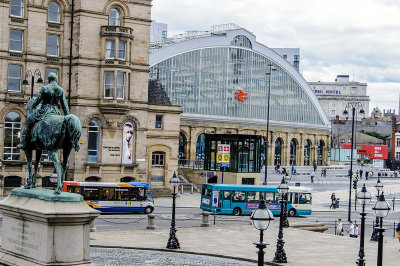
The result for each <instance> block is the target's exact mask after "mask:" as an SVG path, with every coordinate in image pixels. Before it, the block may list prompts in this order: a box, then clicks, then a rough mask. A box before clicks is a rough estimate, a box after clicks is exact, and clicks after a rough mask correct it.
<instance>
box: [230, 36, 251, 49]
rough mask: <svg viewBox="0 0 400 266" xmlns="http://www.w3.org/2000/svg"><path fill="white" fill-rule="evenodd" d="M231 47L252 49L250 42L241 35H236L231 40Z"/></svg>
mask: <svg viewBox="0 0 400 266" xmlns="http://www.w3.org/2000/svg"><path fill="white" fill-rule="evenodd" d="M231 45H232V46H240V47H246V48H250V49H251V48H252V45H251V41H250V40H249V39H248V38H247V37H246V36H243V35H238V36H236V37H235V38H233V40H232V41H231Z"/></svg>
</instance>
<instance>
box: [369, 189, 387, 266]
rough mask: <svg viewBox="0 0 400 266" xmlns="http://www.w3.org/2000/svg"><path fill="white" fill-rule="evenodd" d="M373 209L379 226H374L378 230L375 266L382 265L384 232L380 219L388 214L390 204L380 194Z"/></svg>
mask: <svg viewBox="0 0 400 266" xmlns="http://www.w3.org/2000/svg"><path fill="white" fill-rule="evenodd" d="M372 209H373V210H374V211H375V214H376V216H378V217H379V227H378V228H376V229H377V230H378V234H379V239H378V260H377V266H382V260H383V232H385V229H386V228H384V227H382V220H383V218H384V217H386V216H387V215H388V214H389V211H390V206H389V203H387V201H386V200H385V196H384V195H383V192H382V194H381V195H380V196H379V200H378V201H377V202H376V203H375V207H373V208H372Z"/></svg>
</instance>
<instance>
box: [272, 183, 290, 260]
mask: <svg viewBox="0 0 400 266" xmlns="http://www.w3.org/2000/svg"><path fill="white" fill-rule="evenodd" d="M288 190H289V187H288V185H287V184H286V182H285V179H284V178H282V181H281V183H280V184H279V186H278V193H279V194H280V195H281V196H282V200H281V212H280V215H279V233H278V242H277V243H276V251H275V257H274V260H273V262H276V263H286V262H287V258H286V252H285V250H284V249H283V246H284V245H285V241H283V230H282V229H283V205H284V201H285V197H286V193H287V192H288Z"/></svg>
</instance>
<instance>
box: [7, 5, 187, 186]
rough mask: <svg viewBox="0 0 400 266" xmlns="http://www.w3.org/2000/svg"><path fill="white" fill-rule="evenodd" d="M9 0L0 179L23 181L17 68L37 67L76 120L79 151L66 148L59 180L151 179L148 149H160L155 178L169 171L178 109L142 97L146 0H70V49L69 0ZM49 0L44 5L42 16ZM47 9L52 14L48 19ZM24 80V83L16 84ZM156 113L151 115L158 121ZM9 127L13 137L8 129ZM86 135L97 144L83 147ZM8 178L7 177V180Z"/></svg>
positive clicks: (22, 100) (173, 165) (24, 94)
mask: <svg viewBox="0 0 400 266" xmlns="http://www.w3.org/2000/svg"><path fill="white" fill-rule="evenodd" d="M16 2H18V3H22V4H21V6H17V7H13V8H14V9H11V8H10V6H11V1H2V2H1V3H0V9H1V14H2V15H1V22H2V23H1V25H2V34H1V36H0V56H1V59H0V65H1V67H0V79H1V84H3V85H2V87H1V89H0V139H2V140H4V141H1V142H0V147H1V149H0V156H1V158H2V159H3V160H2V166H1V171H0V174H1V176H2V178H3V182H2V183H1V184H2V187H4V186H6V187H9V186H10V185H12V186H15V184H16V183H18V182H17V181H18V178H20V179H21V184H23V183H24V179H25V175H26V174H25V168H26V167H25V161H26V159H25V155H24V154H23V152H21V154H20V153H19V150H16V149H15V146H16V144H18V143H19V136H20V130H21V127H23V124H24V120H25V108H26V103H27V101H28V99H29V96H30V94H31V76H29V75H28V76H26V75H25V73H27V71H31V72H32V73H34V74H38V71H40V73H41V77H42V78H43V79H44V80H46V78H45V73H46V72H47V71H50V70H53V71H54V69H55V71H56V72H58V73H57V74H58V77H59V82H58V83H59V85H60V86H62V87H63V88H64V90H65V94H66V97H67V100H68V102H69V105H70V110H71V113H74V114H76V115H77V116H78V117H79V119H80V120H81V123H82V137H81V150H80V152H79V153H75V154H73V155H72V156H71V159H70V170H69V171H68V173H67V179H68V180H78V181H83V180H92V181H120V179H121V178H124V180H131V181H145V182H146V181H148V182H151V178H150V177H151V176H152V171H154V165H152V156H153V153H154V152H156V153H159V154H161V155H162V156H164V157H163V160H162V162H163V164H162V165H157V170H159V171H160V172H161V174H159V175H158V177H160V176H161V177H162V180H163V181H161V182H158V183H157V184H158V185H162V182H163V183H164V184H167V183H168V180H169V178H170V177H171V176H172V175H173V172H174V171H175V170H176V169H177V162H178V161H177V157H178V151H177V147H178V137H179V126H180V124H179V123H180V122H179V114H180V112H181V111H180V107H179V106H174V105H168V104H149V101H148V71H149V65H148V61H149V40H150V24H151V1H150V0H135V1H131V0H111V1H107V0H96V1H95V4H94V2H93V1H90V0H75V1H74V12H73V35H72V36H73V39H72V49H71V51H70V47H71V45H70V36H71V35H70V34H71V27H70V25H71V13H72V6H71V4H72V0H69V1H67V0H55V1H50V0H45V1H42V0H29V1H27V0H24V1H16ZM50 3H52V4H53V9H52V10H51V12H52V13H51V14H50V12H49V10H50V9H49V4H50ZM54 3H56V4H57V5H58V7H59V9H58V13H57V12H56V13H54V12H53V11H54ZM18 10H19V11H20V12H19V13H18ZM56 11H57V9H56ZM115 12H117V13H118V14H117V15H115V14H116V13H115ZM54 16H56V17H57V16H58V17H59V20H58V22H57V19H56V20H54V19H53V18H54ZM21 33H22V38H20V34H21ZM54 40H57V41H54ZM20 46H21V48H20ZM11 48H13V49H11ZM70 52H72V57H71V60H70ZM10 65H12V67H10ZM13 67H14V68H13ZM15 68H16V69H17V70H15ZM36 69H37V70H38V71H36V72H35V70H36ZM70 69H71V76H70V75H69V74H70V73H69V72H70ZM18 71H19V72H18ZM37 78H38V75H36V76H34V79H35V81H36V80H37ZM24 79H26V80H27V81H28V82H29V85H28V86H22V85H18V84H22V81H23V80H24ZM40 87H41V85H39V84H36V83H35V84H34V88H33V95H37V93H38V92H39V89H40ZM10 114H11V117H10ZM7 115H8V116H7ZM18 117H19V118H18ZM156 117H158V118H159V119H160V117H161V119H162V120H161V122H160V121H156ZM7 121H8V122H10V123H8V124H7ZM91 123H92V124H91ZM127 123H128V124H130V125H132V126H133V137H132V139H133V144H132V146H131V147H133V148H132V152H131V159H130V160H131V161H130V162H129V163H122V159H121V158H122V153H123V151H124V147H123V143H124V142H123V136H124V132H123V131H124V125H126V124H127ZM89 125H92V126H93V125H96V126H95V127H92V126H89ZM157 125H161V126H157ZM93 128H95V129H96V128H97V129H96V130H97V139H94V140H93V134H92V135H90V136H89V131H90V130H93ZM10 132H14V135H13V136H10ZM10 138H11V141H10ZM89 138H92V139H89ZM89 142H91V143H92V144H90V145H92V146H93V143H96V142H97V148H96V149H94V150H93V147H92V148H89ZM10 145H11V147H10ZM94 146H96V145H94ZM89 155H91V159H90V160H89V159H88V158H89ZM164 162H165V163H164ZM39 172H40V177H39V181H38V183H39V185H40V183H41V180H40V179H41V177H48V176H49V175H50V174H51V173H52V172H53V165H52V163H51V162H46V161H44V162H42V163H41V167H40V170H39ZM10 176H12V177H13V178H12V179H13V181H12V182H7V181H6V179H7V177H10ZM159 181H160V180H159ZM7 191H8V189H7V188H6V189H5V193H7Z"/></svg>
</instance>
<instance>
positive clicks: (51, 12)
mask: <svg viewBox="0 0 400 266" xmlns="http://www.w3.org/2000/svg"><path fill="white" fill-rule="evenodd" d="M47 21H48V22H55V23H60V5H59V4H57V3H56V2H50V4H49V9H48V17H47Z"/></svg>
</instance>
